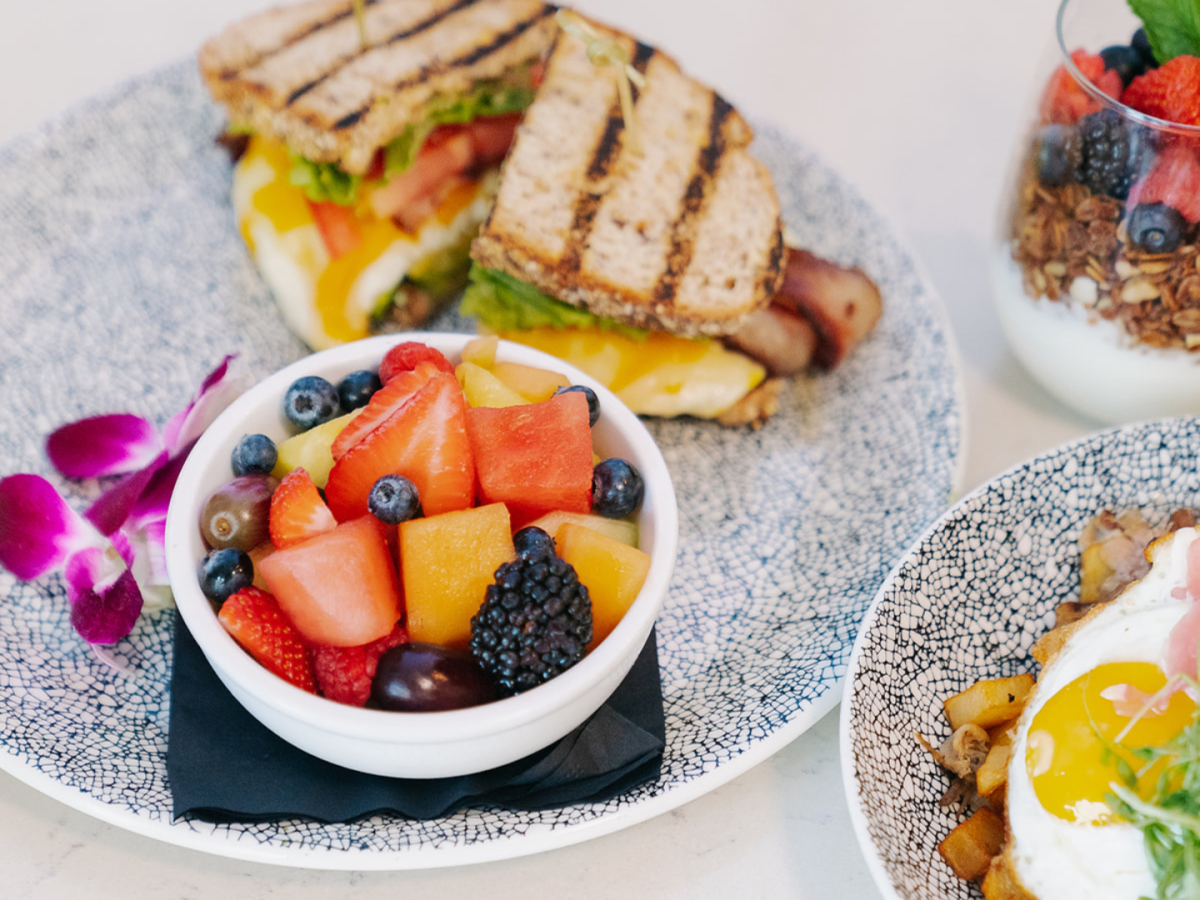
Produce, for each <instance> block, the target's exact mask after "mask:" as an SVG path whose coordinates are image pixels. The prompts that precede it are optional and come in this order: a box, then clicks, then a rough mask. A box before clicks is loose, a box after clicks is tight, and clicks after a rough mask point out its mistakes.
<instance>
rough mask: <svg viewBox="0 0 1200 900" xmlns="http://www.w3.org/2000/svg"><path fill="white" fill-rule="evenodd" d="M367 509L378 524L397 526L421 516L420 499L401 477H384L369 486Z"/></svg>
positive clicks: (405, 479)
mask: <svg viewBox="0 0 1200 900" xmlns="http://www.w3.org/2000/svg"><path fill="white" fill-rule="evenodd" d="M367 509H369V510H370V511H371V515H373V516H374V517H375V518H377V519H378V520H379V521H380V522H384V523H386V524H388V525H399V524H400V523H401V522H407V521H408V520H409V519H414V518H416V517H417V516H419V515H420V514H421V498H420V496H419V495H418V494H417V486H416V485H415V484H413V483H412V482H411V481H409V480H408V479H407V478H405V477H404V476H403V475H384V476H382V477H381V478H380V479H379V480H378V481H376V482H375V484H374V485H372V486H371V493H369V494H368V495H367Z"/></svg>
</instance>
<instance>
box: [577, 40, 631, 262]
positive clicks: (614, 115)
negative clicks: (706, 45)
mask: <svg viewBox="0 0 1200 900" xmlns="http://www.w3.org/2000/svg"><path fill="white" fill-rule="evenodd" d="M654 54H655V50H654V48H653V47H651V46H650V45H649V44H643V43H642V42H640V41H639V42H638V44H637V49H636V50H635V51H634V54H633V60H632V61H631V62H632V65H633V67H634V68H635V69H636V70H637V71H638V72H640V73H641V74H642V75H645V74H646V68H647V67H648V66H649V65H650V60H651V59H652V58H653V57H654ZM630 87H631V88H632V93H633V103H634V106H635V107H636V106H637V102H638V89H637V85H634V84H631V85H630ZM624 131H625V116H624V114H623V112H622V110H621V104H620V101H618V102H617V103H614V104H613V106H612V108H611V109H610V110H609V112H608V122H607V124H606V125H605V126H604V133H603V134H601V135H600V140H599V142H597V144H596V150H595V152H594V153H593V154H592V161H591V162H590V163H589V164H588V168H587V186H586V187H584V189H583V190H582V191H581V192H580V194H579V199H578V200H577V201H576V204H575V217H574V220H573V221H572V223H571V232H570V237H569V238H568V240H567V246H566V248H565V250H564V252H563V256H562V259H561V260H560V261H559V264H558V266H557V268H558V269H559V271H560V272H562V273H563V274H566V275H574V274H576V273H578V272H579V267H580V261H581V259H582V257H583V247H584V244H585V243H586V242H587V237H588V234H589V233H590V232H591V230H592V223H593V222H594V221H595V220H596V211H597V210H598V209H599V208H600V202H601V201H602V200H603V199H604V192H603V191H602V190H594V189H593V187H594V186H595V185H596V184H598V183H599V182H601V181H603V180H604V178H605V177H607V175H608V172H609V169H611V168H612V164H613V161H614V160H615V159H616V158H617V150H618V149H620V146H621V134H622V133H623V132H624Z"/></svg>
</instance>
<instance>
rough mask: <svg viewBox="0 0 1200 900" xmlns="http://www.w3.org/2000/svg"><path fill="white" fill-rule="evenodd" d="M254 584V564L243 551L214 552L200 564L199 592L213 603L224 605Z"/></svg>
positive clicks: (227, 549)
mask: <svg viewBox="0 0 1200 900" xmlns="http://www.w3.org/2000/svg"><path fill="white" fill-rule="evenodd" d="M253 582H254V563H252V562H251V561H250V555H249V554H248V553H246V552H245V551H243V550H236V549H234V548H232V547H227V548H225V549H224V550H214V551H213V552H212V553H210V554H208V556H206V557H204V560H203V562H201V563H200V590H201V592H202V593H203V594H204V596H205V597H207V598H208V599H209V600H211V601H213V602H214V603H224V602H225V601H226V600H228V599H229V598H230V597H232V596H233V595H234V594H236V593H237V592H238V591H240V590H241V589H242V588H248V587H250V585H251V584H253Z"/></svg>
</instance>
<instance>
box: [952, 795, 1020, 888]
mask: <svg viewBox="0 0 1200 900" xmlns="http://www.w3.org/2000/svg"><path fill="white" fill-rule="evenodd" d="M1003 846H1004V820H1003V819H1001V818H1000V816H998V815H997V814H996V813H995V812H994V811H993V810H992V809H990V808H988V807H986V806H985V807H983V808H982V809H980V810H979V811H978V812H976V813H975V815H973V816H971V818H969V819H967V821H965V822H963V823H962V824H961V825H959V826H958V827H957V828H955V829H954V830H953V831H952V832H950V833H949V834H948V835H946V838H945V840H943V841H942V842H941V843H940V844H938V853H940V854H942V859H944V860H946V863H947V864H948V865H949V866H950V868H951V869H953V870H954V874H955V875H957V876H958V877H959V878H962V879H963V880H964V881H973V880H974V879H976V878H980V877H982V876H983V874H984V873H985V872H986V871H987V870H988V866H989V865H991V862H992V857H993V856H995V855H996V854H997V853H999V852H1000V848H1001V847H1003Z"/></svg>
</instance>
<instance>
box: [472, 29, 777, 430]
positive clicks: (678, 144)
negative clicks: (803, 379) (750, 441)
mask: <svg viewBox="0 0 1200 900" xmlns="http://www.w3.org/2000/svg"><path fill="white" fill-rule="evenodd" d="M585 27H586V28H587V31H588V33H590V34H591V35H594V36H595V37H596V38H597V39H599V40H603V41H608V42H611V43H610V50H611V49H613V48H617V49H616V54H617V55H618V56H620V57H622V58H623V59H624V60H626V61H627V62H628V64H629V65H630V66H632V67H633V69H634V70H635V72H636V73H637V74H638V75H640V78H637V81H640V82H641V86H640V87H635V88H634V90H633V91H632V92H631V94H632V99H633V102H632V105H631V108H630V109H628V110H626V109H625V108H624V107H623V105H622V103H621V102H620V84H619V79H620V78H621V77H623V76H622V73H621V71H619V68H620V67H613V66H604V67H602V66H597V65H594V64H593V62H592V60H591V59H590V58H589V53H588V48H587V46H585V42H584V41H582V40H580V39H577V38H576V37H574V36H572V35H570V34H567V33H560V35H559V37H558V39H557V41H556V43H555V46H554V49H553V50H552V52H551V54H550V56H549V59H548V60H547V63H546V69H545V75H544V79H543V81H542V84H541V86H540V87H539V89H538V94H537V98H536V100H535V101H534V103H533V105H532V106H531V107H530V108H529V109H528V110H527V112H526V114H525V119H524V122H523V124H522V125H521V126H520V128H519V129H518V132H517V137H516V139H515V141H514V143H513V146H512V149H511V151H510V153H509V156H508V159H507V161H506V162H505V164H504V168H503V173H502V178H501V183H500V187H499V191H498V194H497V196H496V200H495V204H494V206H493V208H492V210H491V213H490V215H489V217H488V219H487V221H486V222H485V223H484V226H483V228H482V230H481V231H480V234H479V236H478V237H477V238H476V239H475V241H474V243H473V245H472V251H471V255H472V258H473V260H474V266H473V267H472V270H471V284H470V286H469V287H468V289H467V292H466V295H465V296H464V300H463V307H462V309H463V312H464V313H467V314H469V315H473V316H475V317H476V319H477V320H478V321H479V322H480V323H481V324H482V325H483V326H484V327H485V328H486V329H489V330H492V331H496V332H498V333H499V334H500V335H501V336H502V337H505V338H508V339H512V340H516V341H520V342H522V343H526V344H530V345H532V346H535V347H538V348H540V349H542V350H545V351H547V352H550V353H552V354H554V355H556V356H559V357H560V358H563V359H566V360H568V361H569V362H572V363H574V364H575V365H577V366H579V367H580V368H582V369H584V370H585V371H587V372H588V373H589V374H591V375H592V376H593V377H595V378H597V379H598V380H600V381H601V382H603V383H605V384H607V385H608V386H609V387H610V388H612V389H613V390H614V391H615V392H616V393H617V395H618V396H620V397H621V398H622V399H623V400H624V401H625V402H626V403H627V404H628V405H630V406H631V408H633V409H634V410H635V411H636V412H639V413H645V414H650V415H659V416H673V415H684V414H687V415H696V416H702V417H720V416H722V415H723V414H726V413H728V412H729V411H730V410H732V409H735V408H737V407H738V406H739V403H741V402H742V401H743V400H744V398H746V397H747V395H749V394H751V393H752V392H756V390H757V391H758V392H760V393H761V392H765V393H766V396H765V397H763V398H762V402H761V403H751V404H750V415H749V420H751V421H753V420H757V419H761V418H764V417H765V416H766V415H769V414H770V412H772V411H773V402H774V391H775V390H776V389H777V386H776V384H775V383H774V382H771V381H769V380H768V372H767V369H766V367H764V366H763V365H761V364H760V363H758V362H756V361H755V360H753V359H751V358H750V357H748V356H746V355H745V354H744V353H741V352H739V351H737V350H735V349H730V348H728V347H727V346H726V345H725V344H724V342H723V341H722V340H720V338H721V337H722V336H725V335H729V334H731V333H733V332H735V331H737V330H738V329H739V327H740V326H741V325H742V324H743V323H744V322H745V321H746V319H747V318H748V317H749V316H751V314H753V313H754V312H755V311H758V310H761V309H763V308H765V307H766V306H767V305H768V304H769V303H770V301H771V298H772V297H773V295H774V294H775V293H776V291H777V290H778V289H779V287H780V285H781V283H782V279H783V260H784V245H783V236H782V225H781V221H780V210H779V201H778V199H777V197H776V194H775V190H774V187H773V184H772V181H771V176H770V174H769V173H768V172H767V170H766V168H765V167H764V166H763V165H762V164H761V163H760V162H759V161H758V160H756V159H755V158H754V157H753V156H752V155H751V154H750V153H749V151H748V149H747V146H748V145H749V143H750V141H751V138H752V136H753V135H752V132H751V129H750V127H749V126H748V125H747V124H746V122H745V121H744V120H743V119H742V117H741V116H740V115H739V114H738V113H737V111H736V110H735V109H733V107H732V106H731V105H730V104H729V103H728V102H726V101H725V100H724V99H723V98H722V97H720V96H719V95H718V94H716V93H714V92H713V91H712V90H710V89H709V88H708V87H706V86H704V85H702V84H700V83H699V82H697V81H695V80H694V79H692V78H691V77H689V76H688V75H686V74H685V73H684V72H683V71H681V70H680V68H679V66H678V65H677V64H676V63H675V62H674V61H673V60H672V59H671V58H670V57H669V56H667V55H666V54H664V53H662V52H660V51H657V50H655V49H654V48H652V47H649V46H647V45H646V44H643V43H640V42H638V41H636V40H634V39H633V38H631V37H629V36H628V35H624V34H621V33H620V32H617V31H613V30H611V29H608V28H604V27H603V26H600V25H598V24H596V23H593V22H586V23H585ZM627 119H628V120H627ZM742 405H743V406H745V404H742Z"/></svg>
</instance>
